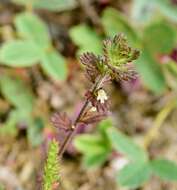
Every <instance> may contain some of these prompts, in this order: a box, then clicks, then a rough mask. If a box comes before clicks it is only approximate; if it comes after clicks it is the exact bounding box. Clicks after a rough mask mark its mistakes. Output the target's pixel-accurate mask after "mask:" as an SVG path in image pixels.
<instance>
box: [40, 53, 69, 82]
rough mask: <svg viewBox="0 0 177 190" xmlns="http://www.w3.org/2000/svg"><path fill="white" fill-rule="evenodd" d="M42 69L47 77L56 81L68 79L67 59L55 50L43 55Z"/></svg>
mask: <svg viewBox="0 0 177 190" xmlns="http://www.w3.org/2000/svg"><path fill="white" fill-rule="evenodd" d="M41 67H42V69H43V70H44V72H45V73H46V74H47V75H49V76H50V77H52V78H53V79H55V80H65V79H66V77H67V67H66V62H65V59H64V57H63V56H62V55H60V54H59V53H57V52H56V51H55V50H51V51H48V52H45V53H44V54H43V55H42V63H41Z"/></svg>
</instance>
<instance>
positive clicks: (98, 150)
mask: <svg viewBox="0 0 177 190" xmlns="http://www.w3.org/2000/svg"><path fill="white" fill-rule="evenodd" d="M111 126H112V124H111V123H110V122H109V121H107V120H105V121H102V122H101V123H100V124H99V125H98V133H97V134H95V135H94V134H91V135H89V134H84V135H79V136H78V137H76V138H75V139H74V145H75V147H76V148H77V149H78V150H79V151H80V152H82V154H83V155H84V158H83V161H84V165H85V166H86V167H98V166H100V165H102V164H104V162H105V161H106V160H107V158H108V156H109V154H110V152H111V146H110V143H109V141H108V137H107V134H106V130H107V128H109V127H111Z"/></svg>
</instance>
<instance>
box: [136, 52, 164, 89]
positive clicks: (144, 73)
mask: <svg viewBox="0 0 177 190" xmlns="http://www.w3.org/2000/svg"><path fill="white" fill-rule="evenodd" d="M135 66H136V68H137V71H138V72H139V73H140V75H141V78H142V80H143V82H144V84H145V85H146V86H147V87H149V89H151V90H152V91H154V92H156V93H162V92H163V91H164V90H165V88H166V82H165V78H164V75H163V73H162V70H161V68H160V64H159V63H158V62H156V61H155V59H154V58H153V57H152V55H151V54H150V53H149V52H148V50H145V49H143V50H142V53H141V54H140V57H139V58H138V60H136V61H135Z"/></svg>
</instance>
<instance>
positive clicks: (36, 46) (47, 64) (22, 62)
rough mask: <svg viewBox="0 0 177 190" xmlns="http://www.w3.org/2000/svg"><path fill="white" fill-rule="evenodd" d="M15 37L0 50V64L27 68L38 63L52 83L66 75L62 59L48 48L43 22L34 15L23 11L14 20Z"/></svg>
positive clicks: (46, 31)
mask: <svg viewBox="0 0 177 190" xmlns="http://www.w3.org/2000/svg"><path fill="white" fill-rule="evenodd" d="M14 24H15V27H16V29H17V34H18V38H17V39H14V40H10V41H7V42H5V43H4V44H3V46H2V47H1V49H0V61H1V64H4V65H8V66H11V67H30V66H33V65H34V64H37V63H40V65H41V67H42V69H43V71H44V72H45V73H46V74H48V75H49V76H51V77H52V78H53V79H55V80H64V79H65V78H66V75H67V68H66V63H65V59H64V58H63V56H62V55H61V54H59V53H58V52H57V51H56V50H55V48H54V47H53V46H52V43H51V39H50V36H49V32H48V30H47V27H46V25H45V23H44V22H43V21H42V20H41V19H40V18H39V17H38V16H36V15H35V14H33V13H29V12H24V13H20V14H18V15H17V16H16V17H15V20H14Z"/></svg>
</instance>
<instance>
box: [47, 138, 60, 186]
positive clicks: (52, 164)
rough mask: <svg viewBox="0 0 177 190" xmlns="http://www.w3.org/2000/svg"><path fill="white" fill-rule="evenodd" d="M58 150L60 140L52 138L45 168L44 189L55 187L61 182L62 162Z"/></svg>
mask: <svg viewBox="0 0 177 190" xmlns="http://www.w3.org/2000/svg"><path fill="white" fill-rule="evenodd" d="M58 151H59V145H58V142H57V141H56V140H52V141H51V143H50V146H49V150H48V156H47V161H46V163H45V168H44V176H43V190H52V189H53V187H54V186H55V185H58V183H59V179H60V178H59V170H60V164H59V160H58Z"/></svg>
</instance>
